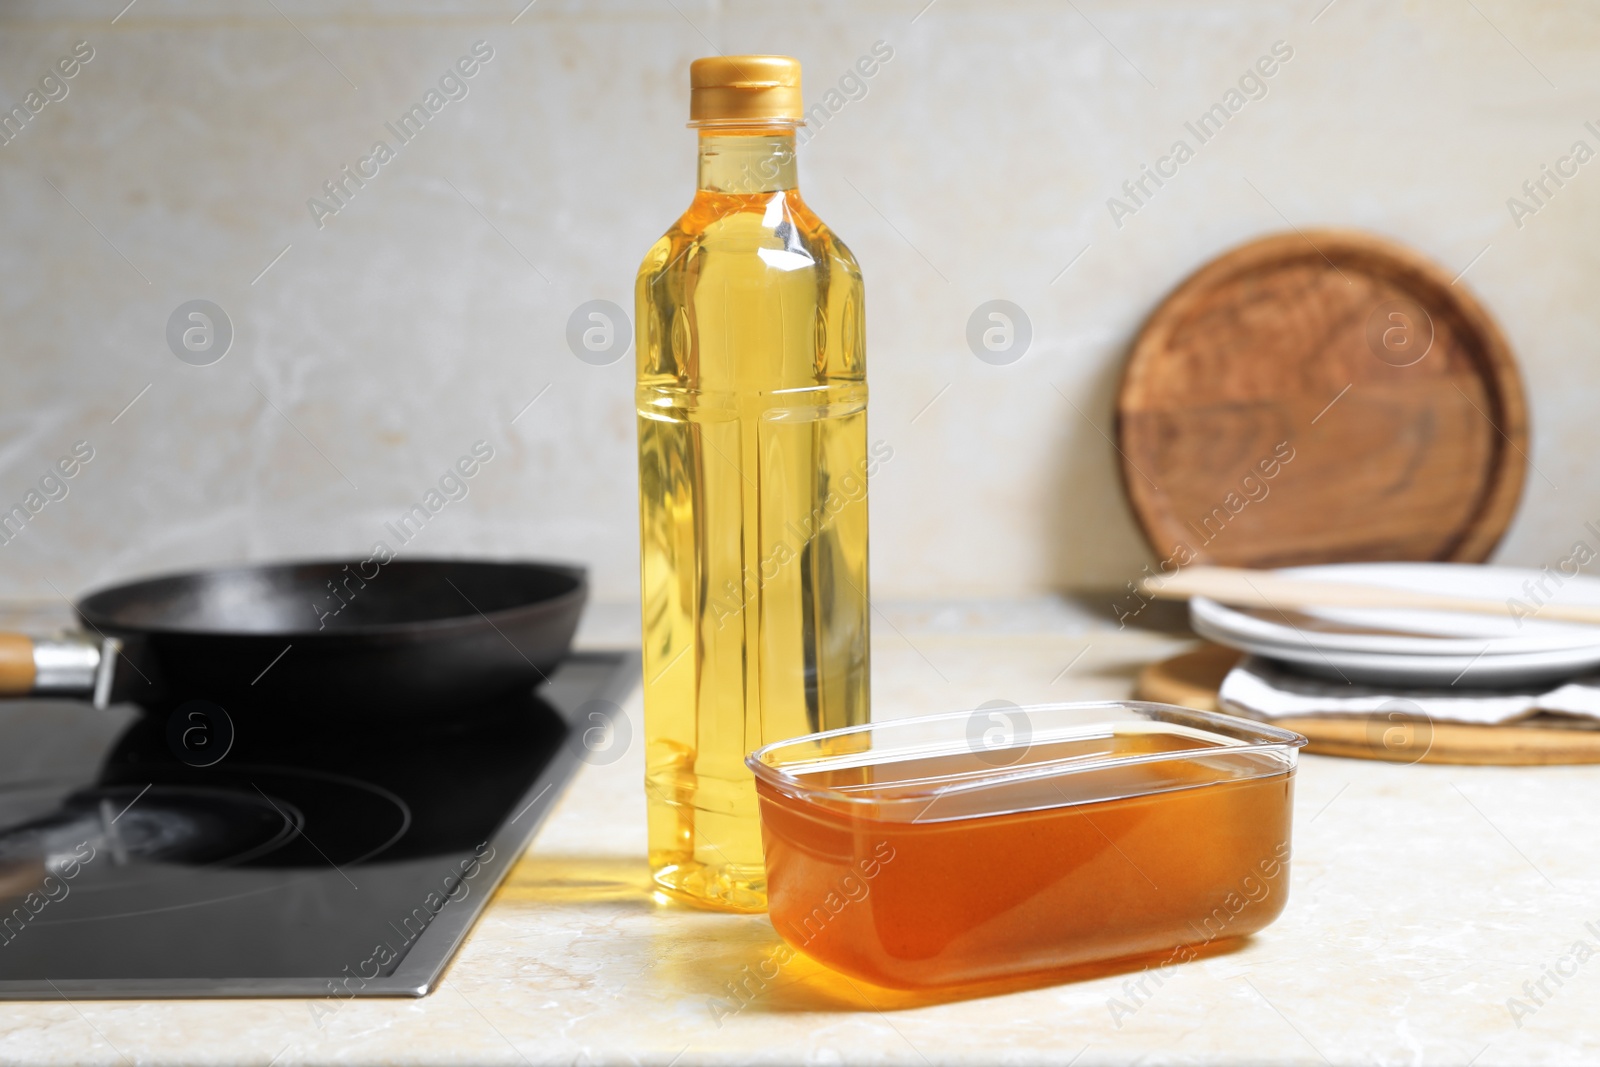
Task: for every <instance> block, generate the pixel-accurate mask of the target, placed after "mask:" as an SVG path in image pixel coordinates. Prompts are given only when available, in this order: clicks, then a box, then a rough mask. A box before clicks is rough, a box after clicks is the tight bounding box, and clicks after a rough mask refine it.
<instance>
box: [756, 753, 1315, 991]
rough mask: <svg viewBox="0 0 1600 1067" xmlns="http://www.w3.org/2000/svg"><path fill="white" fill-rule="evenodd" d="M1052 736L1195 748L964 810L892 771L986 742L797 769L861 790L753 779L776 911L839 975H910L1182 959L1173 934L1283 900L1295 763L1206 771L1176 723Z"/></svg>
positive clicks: (1257, 925)
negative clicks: (1173, 729) (813, 790)
mask: <svg viewBox="0 0 1600 1067" xmlns="http://www.w3.org/2000/svg"><path fill="white" fill-rule="evenodd" d="M1074 746H1076V747H1077V748H1078V749H1081V751H1074ZM1055 747H1056V749H1057V750H1056V751H1051V752H1048V753H1045V754H1044V756H1045V757H1046V758H1050V759H1072V758H1073V757H1074V756H1078V757H1080V758H1083V759H1091V758H1094V759H1103V758H1105V757H1106V756H1107V755H1133V754H1139V753H1146V752H1158V751H1169V750H1180V749H1191V748H1193V749H1196V750H1197V751H1196V752H1195V758H1194V759H1193V760H1187V759H1185V760H1168V761H1160V762H1157V763H1152V764H1143V765H1140V764H1134V765H1131V766H1125V767H1111V768H1101V769H1096V770H1091V771H1088V772H1087V773H1082V774H1078V773H1072V774H1062V775H1058V776H1055V777H1050V778H1044V779H1039V778H1035V779H1032V780H1027V781H1019V782H1017V783H1015V784H1014V785H1011V786H1003V787H1000V788H999V789H998V790H997V791H995V792H992V793H989V795H987V796H985V797H984V798H983V799H982V801H981V803H982V804H983V805H987V806H996V805H998V806H1000V807H1001V808H1002V809H1003V810H1004V809H1010V810H1011V813H1009V814H987V815H985V814H978V815H971V816H966V817H963V816H962V815H961V814H960V813H961V811H962V804H963V803H972V801H963V800H961V799H960V798H958V797H956V796H955V795H954V794H951V795H948V796H945V797H941V798H940V799H937V800H934V801H932V803H930V804H927V805H925V806H921V805H917V804H912V805H910V806H908V805H907V804H906V802H905V800H904V798H905V797H906V796H909V795H911V794H912V792H913V790H912V788H911V787H910V786H906V787H903V788H902V787H897V786H896V785H895V784H894V783H895V782H897V781H902V780H904V779H907V778H911V777H916V778H922V779H925V778H926V777H930V776H935V775H938V776H951V780H952V781H959V780H960V776H963V775H973V774H992V773H993V771H994V769H995V768H994V763H993V760H992V757H991V754H987V753H984V754H978V755H973V754H967V753H961V754H959V755H950V756H939V757H930V758H924V759H919V760H916V761H908V762H907V763H899V764H886V765H878V766H876V767H873V768H869V769H865V770H851V771H835V772H829V774H828V776H827V780H814V781H812V780H808V783H807V784H808V785H816V786H823V787H827V788H830V789H834V790H840V791H842V793H844V794H845V795H849V794H852V793H854V794H856V795H858V796H870V797H872V798H875V799H874V802H868V803H857V802H840V801H838V800H837V798H836V799H835V801H833V802H829V801H827V800H825V799H824V800H821V801H820V802H819V801H818V800H816V799H797V798H796V797H793V796H789V795H787V794H785V793H783V792H781V791H779V790H777V789H775V788H773V787H772V786H770V785H769V784H767V783H766V782H762V783H760V785H759V789H760V798H761V805H762V822H763V829H764V832H765V841H766V858H767V869H768V878H769V897H770V899H769V911H770V914H771V916H772V921H773V925H774V926H775V927H776V928H777V930H778V932H779V933H780V934H781V935H782V936H783V937H784V939H785V940H786V941H788V942H789V943H790V944H792V945H794V946H795V947H796V948H799V949H801V950H803V951H804V952H806V953H807V954H808V955H810V956H812V957H814V958H815V959H817V960H819V961H820V962H822V963H825V964H827V965H828V966H830V967H833V968H835V969H836V970H839V971H842V972H844V973H845V974H847V975H851V976H854V977H858V978H863V979H865V980H867V981H870V982H873V983H876V984H878V985H883V986H890V987H895V988H906V989H915V988H928V987H936V986H948V985H958V984H966V983H971V982H982V981H986V980H990V979H996V978H1001V977H1011V976H1017V975H1022V974H1028V973H1035V972H1041V971H1049V970H1055V969H1059V968H1066V967H1071V966H1074V965H1077V964H1081V963H1087V962H1090V961H1096V960H1107V959H1116V958H1120V957H1127V956H1136V955H1141V954H1145V953H1151V952H1160V951H1163V950H1176V951H1175V953H1174V957H1173V958H1174V961H1177V960H1178V959H1182V958H1186V954H1187V955H1192V954H1193V952H1192V950H1191V949H1185V948H1183V946H1201V945H1207V944H1210V943H1211V942H1215V941H1219V940H1220V939H1224V938H1234V937H1238V936H1241V935H1244V934H1249V933H1253V932H1254V931H1256V930H1259V929H1261V928H1262V927H1263V926H1265V925H1267V924H1268V923H1269V922H1271V921H1272V920H1273V919H1274V918H1276V917H1277V915H1278V914H1279V912H1281V911H1282V910H1283V907H1284V904H1285V902H1286V899H1287V895H1288V880H1289V879H1288V857H1289V829H1290V812H1291V806H1292V804H1291V801H1292V789H1293V774H1292V772H1289V773H1284V772H1281V771H1280V772H1277V773H1270V774H1265V775H1262V776H1259V777H1231V778H1230V777H1228V776H1227V775H1223V776H1221V777H1222V779H1223V780H1218V779H1219V774H1218V771H1217V768H1216V763H1215V761H1216V759H1217V757H1214V756H1209V755H1208V754H1207V753H1206V752H1205V751H1204V747H1205V746H1204V745H1203V743H1197V742H1195V741H1194V740H1193V739H1190V738H1184V737H1179V736H1174V735H1164V734H1135V735H1131V736H1113V737H1112V738H1110V739H1104V738H1102V739H1099V740H1097V741H1094V742H1074V743H1068V744H1061V745H1057V746H1055ZM1040 755H1041V754H1040V753H1039V752H1037V751H1036V752H1034V753H1033V756H1034V757H1036V758H1037V757H1040ZM1223 758H1226V757H1223ZM1155 790H1160V791H1155ZM1088 795H1095V796H1101V797H1105V796H1109V797H1113V798H1115V799H1103V800H1090V801H1085V800H1083V797H1084V796H1088ZM876 800H881V801H882V803H877V802H875V801H876ZM1052 801H1054V802H1055V806H1053V807H1037V808H1036V810H1023V811H1018V810H1015V809H1016V808H1019V807H1035V806H1037V805H1041V804H1048V803H1051V802H1052ZM952 816H954V817H952Z"/></svg>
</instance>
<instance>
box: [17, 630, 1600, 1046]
mask: <svg viewBox="0 0 1600 1067" xmlns="http://www.w3.org/2000/svg"><path fill="white" fill-rule="evenodd" d="M598 618H599V622H598V623H596V622H594V621H591V623H590V624H589V625H588V626H587V628H586V635H587V638H586V639H587V640H588V641H589V642H590V643H596V642H600V643H604V642H605V641H606V639H607V636H608V635H607V632H606V631H607V630H608V628H612V627H608V625H607V623H606V620H607V618H611V619H614V620H623V619H625V618H626V613H625V612H623V613H620V614H617V615H614V616H606V615H605V613H604V612H603V611H602V612H600V613H599V615H598ZM878 621H879V622H880V623H881V625H879V626H877V627H876V632H875V640H874V646H873V655H874V663H873V670H874V690H873V692H874V697H873V699H874V707H875V715H876V716H877V717H880V718H884V717H893V716H899V715H907V714H914V713H920V712H926V711H933V710H949V709H956V708H962V707H972V706H976V705H977V704H979V703H981V702H983V701H984V700H989V699H994V698H1004V699H1008V700H1014V701H1017V702H1018V703H1027V702H1031V701H1042V700H1049V699H1057V700H1060V699H1090V698H1107V697H1120V696H1125V695H1126V694H1127V692H1128V690H1129V687H1130V686H1131V684H1132V679H1133V676H1134V674H1135V673H1136V672H1137V670H1138V668H1139V666H1141V665H1142V664H1143V663H1145V662H1148V661H1149V660H1151V659H1154V658H1157V657H1159V656H1162V655H1166V654H1170V653H1171V652H1173V651H1176V650H1177V649H1179V648H1181V647H1182V646H1183V644H1184V643H1185V639H1184V638H1183V637H1181V636H1176V635H1173V634H1168V633H1161V632H1153V631H1145V630H1135V629H1133V628H1129V629H1125V630H1121V631H1118V630H1116V629H1115V628H1114V625H1112V624H1108V623H1106V622H1105V621H1103V620H1102V619H1099V618H1097V617H1094V616H1092V615H1089V614H1086V613H1083V612H1081V611H1078V610H1075V609H1073V608H1071V607H1070V606H1062V605H1050V604H1041V603H1025V604H1019V605H1005V604H981V605H967V606H946V607H931V608H917V609H905V608H901V609H890V610H889V611H887V612H886V613H885V614H883V615H882V616H881V617H880V618H879V620H878ZM614 629H615V631H616V632H620V633H625V632H626V630H627V624H626V623H625V622H621V621H617V622H616V625H615V627H614ZM1069 665H1070V669H1065V670H1064V668H1069ZM640 710H641V705H640V699H639V696H638V694H637V693H635V694H634V696H633V698H632V701H631V702H630V704H629V705H628V708H627V711H628V714H629V715H630V716H632V717H633V721H634V722H635V723H637V721H638V719H637V717H638V715H639V713H640ZM635 738H637V731H635ZM640 748H641V746H640V745H639V744H638V743H637V741H635V743H634V744H633V746H632V749H631V750H630V751H629V752H628V753H627V754H626V755H625V756H624V758H622V759H621V760H619V761H617V762H615V763H612V764H610V765H607V766H586V767H585V768H584V769H583V770H582V771H581V773H580V776H579V777H578V779H577V780H576V782H575V783H574V784H573V786H572V788H571V789H570V790H569V791H568V793H567V795H566V796H565V798H564V799H563V800H562V801H561V802H560V804H559V805H558V807H557V808H556V810H555V812H554V813H553V815H552V817H551V818H550V820H549V822H548V823H547V824H546V825H545V827H544V829H543V830H542V832H541V833H540V835H539V837H538V839H537V841H536V842H535V843H534V845H533V847H532V848H531V849H530V850H529V851H528V853H527V855H525V856H524V857H523V859H522V860H521V862H520V863H519V864H518V865H517V866H516V867H515V868H514V870H513V871H512V873H511V875H510V877H509V878H508V880H507V882H506V884H505V885H504V886H503V887H502V889H501V890H500V892H499V894H498V896H497V897H496V898H495V900H494V902H493V904H492V905H491V907H490V908H489V910H488V911H487V912H486V914H485V915H484V917H483V918H482V920H481V921H480V922H479V923H478V925H477V927H476V928H475V930H474V931H473V933H472V936H471V938H470V939H469V940H468V941H467V943H466V944H465V945H464V946H463V948H462V949H461V951H460V952H459V954H458V955H457V956H456V958H455V960H454V961H453V963H452V964H451V966H450V968H449V970H448V971H447V972H446V975H445V979H444V982H443V984H442V986H441V988H440V989H439V990H438V991H437V992H435V993H434V994H433V995H431V996H429V997H426V998H423V999H421V1000H353V1001H349V1002H346V1003H345V1004H344V1005H343V1006H342V1007H340V1008H339V1010H338V1011H337V1012H335V1013H334V1014H332V1015H324V1016H323V1017H321V1018H319V1017H318V1013H317V1012H314V1011H313V1010H312V1004H311V1002H307V1001H299V1000H250V1001H237V1000H236V1001H165V1002H159V1001H158V1002H149V1003H139V1002H126V1001H121V1002H118V1001H99V1002H94V1001H77V1002H74V1003H67V1002H57V1003H25V1004H23V1003H18V1004H4V1005H0V1062H4V1063H22V1062H27V1063H58V1064H89V1063H96V1064H99V1063H104V1064H113V1063H230V1064H231V1063H239V1064H246V1063H255V1064H267V1063H275V1064H296V1063H441V1062H461V1063H503V1064H517V1063H536V1064H543V1063H590V1062H594V1063H600V1062H617V1063H657V1064H668V1063H672V1062H677V1063H683V1064H687V1063H698V1062H707V1061H718V1062H729V1063H755V1062H772V1063H797V1062H808V1063H811V1062H814V1063H837V1062H852V1063H854V1062H874V1063H908V1064H923V1063H928V1064H934V1063H950V1062H973V1063H979V1062H982V1063H1024V1062H1027V1063H1034V1062H1037V1063H1057V1064H1062V1063H1067V1062H1076V1063H1077V1064H1097V1063H1130V1062H1135V1061H1138V1062H1180V1063H1230V1064H1232V1063H1251V1062H1253V1063H1273V1064H1291V1063H1308V1064H1315V1063H1323V1062H1329V1063H1440V1064H1449V1063H1454V1064H1465V1063H1469V1062H1471V1063H1476V1064H1478V1065H1492V1064H1506V1063H1575V1062H1594V1061H1595V1060H1597V1059H1600V1025H1597V1024H1596V1023H1595V1021H1594V1009H1593V1005H1594V1003H1595V1002H1596V997H1597V996H1600V959H1594V960H1591V959H1590V955H1589V951H1588V950H1593V952H1594V954H1595V955H1596V956H1600V835H1596V834H1594V833H1593V832H1592V829H1591V828H1592V826H1593V823H1594V821H1595V820H1596V812H1600V767H1596V768H1585V767H1573V768H1561V767H1554V768H1538V769H1513V768H1478V767H1443V766H1413V767H1401V766H1392V765H1388V764H1379V763H1368V762H1363V761H1356V760H1341V759H1331V758H1323V757H1316V756H1307V757H1304V758H1303V760H1302V762H1301V764H1300V772H1299V780H1298V788H1297V792H1296V801H1295V804H1296V811H1295V827H1294V864H1293V868H1292V875H1291V878H1292V882H1291V886H1292V888H1291V893H1290V899H1289V904H1288V909H1287V910H1286V911H1285V913H1284V914H1283V916H1282V917H1281V918H1280V919H1279V920H1278V921H1277V922H1276V923H1275V924H1274V925H1272V926H1269V927H1268V928H1267V929H1265V930H1264V931H1262V932H1261V933H1260V934H1258V935H1257V936H1256V937H1255V938H1253V939H1252V940H1250V941H1248V942H1247V943H1246V944H1245V945H1244V946H1243V947H1242V948H1240V949H1238V950H1237V951H1233V952H1231V953H1228V954H1225V955H1217V956H1212V957H1210V958H1206V959H1202V960H1199V961H1196V962H1194V963H1190V964H1185V965H1181V966H1179V967H1177V968H1176V969H1174V970H1173V971H1172V972H1171V973H1170V977H1169V978H1168V979H1167V981H1166V982H1165V983H1164V984H1163V985H1161V986H1160V987H1159V988H1158V987H1155V986H1154V985H1153V984H1151V983H1147V984H1146V987H1145V988H1146V991H1147V992H1146V993H1139V992H1138V991H1137V989H1136V988H1135V987H1133V986H1132V982H1133V981H1134V980H1136V979H1137V978H1138V977H1139V975H1138V974H1137V973H1135V972H1125V973H1121V974H1112V975H1110V976H1108V977H1100V978H1094V979H1090V980H1084V981H1079V982H1075V983H1071V984H1064V985H1054V986H1045V987H1039V988H1031V989H1024V990H1021V991H1015V992H1009V993H1005V994H1000V995H989V996H984V997H979V998H974V999H966V1000H951V1001H946V1002H942V1003H937V1002H934V1003H930V1002H926V1001H924V1002H918V1001H915V1000H914V999H912V998H910V997H908V996H907V995H905V994H897V993H891V992H887V991H877V990H869V989H866V988H865V987H861V986H859V985H856V986H852V985H850V984H848V983H845V982H843V981H840V980H838V979H836V978H834V977H832V976H830V975H829V974H828V973H827V972H825V971H824V970H822V969H821V968H820V967H818V966H817V965H815V964H812V963H810V962H809V961H806V960H805V959H803V958H800V957H796V958H795V959H794V961H793V962H791V963H788V964H787V965H785V966H784V967H783V968H782V970H781V972H780V974H779V976H778V978H777V979H775V980H773V981H772V982H770V983H769V984H768V985H767V987H766V989H764V990H763V991H762V992H761V993H760V995H758V996H756V997H755V998H754V999H753V1000H751V1001H750V1002H749V1003H748V1004H746V1005H745V1006H743V1007H742V1008H741V1009H740V1010H738V1011H736V1012H734V1013H732V1014H728V1013H727V1012H726V1008H725V1006H724V1007H723V1008H721V1009H719V1008H718V1007H717V1003H716V1002H717V1001H718V998H724V1000H723V1004H724V1005H725V1004H726V999H725V998H727V996H728V994H727V986H728V984H729V983H730V982H733V981H735V980H736V979H738V978H740V977H741V971H742V969H743V968H745V967H746V966H748V965H752V964H754V963H756V962H758V961H760V960H764V959H765V958H766V957H767V956H768V955H769V954H770V953H771V952H772V950H773V949H774V948H775V947H776V946H777V944H778V941H777V937H776V935H775V934H774V932H773V930H772V928H771V926H770V925H769V924H768V922H767V920H766V918H765V917H764V916H726V915H718V914H709V913H702V912H698V911H694V910H690V909H686V908H681V907H677V906H672V905H661V904H657V903H655V902H654V901H652V899H651V897H650V894H649V891H648V874H647V871H646V868H645V864H644V851H645V834H644V794H643V788H642V784H641V780H642V775H643V760H642V752H641V751H640ZM1589 924H1592V925H1589ZM1578 944H1581V945H1583V946H1586V947H1587V950H1586V949H1585V948H1575V945H1578ZM1541 982H1542V983H1543V989H1541V988H1540V983H1541ZM1524 983H1529V985H1527V986H1525V985H1524ZM1530 990H1531V995H1530ZM1130 991H1131V992H1130ZM1511 998H1516V1000H1517V1001H1520V1002H1522V1004H1523V1005H1524V1008H1520V1009H1519V1008H1517V1006H1516V1004H1514V1003H1508V1001H1510V999H1511ZM1535 998H1537V999H1535ZM1119 1004H1120V1005H1121V1008H1120V1009H1119V1008H1118V1005H1119ZM1114 1009H1115V1010H1114ZM1128 1009H1132V1010H1131V1013H1130V1011H1129V1010H1128ZM1513 1009H1516V1011H1515V1015H1514V1014H1513Z"/></svg>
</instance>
